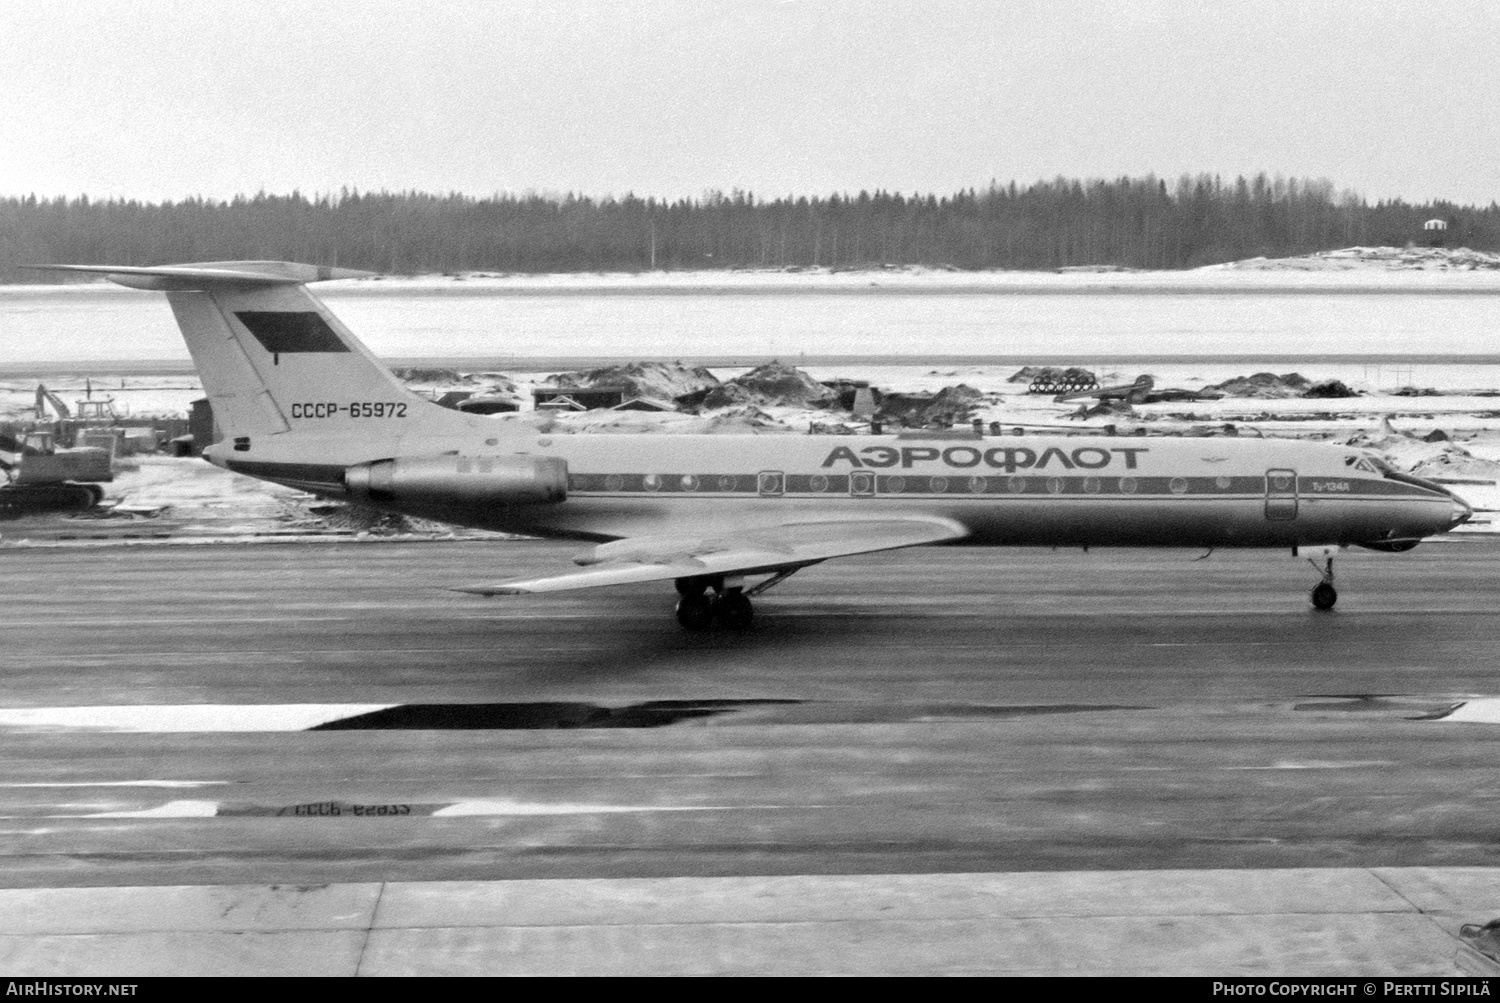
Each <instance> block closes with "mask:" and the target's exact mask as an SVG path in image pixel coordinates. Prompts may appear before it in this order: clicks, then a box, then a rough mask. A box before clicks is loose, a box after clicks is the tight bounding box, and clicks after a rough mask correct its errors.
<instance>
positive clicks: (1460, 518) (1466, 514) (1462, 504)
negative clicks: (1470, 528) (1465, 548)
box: [1448, 495, 1474, 530]
mask: <svg viewBox="0 0 1500 1003" xmlns="http://www.w3.org/2000/svg"><path fill="white" fill-rule="evenodd" d="M1473 516H1474V509H1473V508H1472V507H1470V505H1469V503H1468V502H1466V501H1464V500H1463V499H1462V498H1460V497H1458V495H1454V496H1453V514H1452V515H1451V517H1450V521H1449V523H1448V529H1449V530H1454V529H1457V528H1458V527H1459V526H1462V525H1463V524H1464V523H1466V522H1468V521H1469V520H1470V519H1471V518H1473Z"/></svg>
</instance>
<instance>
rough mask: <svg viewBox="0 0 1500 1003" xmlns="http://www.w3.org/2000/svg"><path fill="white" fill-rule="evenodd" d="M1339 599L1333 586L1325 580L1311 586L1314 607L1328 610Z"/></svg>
mask: <svg viewBox="0 0 1500 1003" xmlns="http://www.w3.org/2000/svg"><path fill="white" fill-rule="evenodd" d="M1338 601H1339V594H1338V592H1337V591H1335V590H1334V587H1333V586H1332V585H1330V584H1328V583H1327V582H1319V583H1318V584H1317V585H1315V586H1313V590H1312V604H1313V608H1314V609H1320V610H1330V609H1333V604H1334V603H1336V602H1338Z"/></svg>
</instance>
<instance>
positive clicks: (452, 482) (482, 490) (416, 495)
mask: <svg viewBox="0 0 1500 1003" xmlns="http://www.w3.org/2000/svg"><path fill="white" fill-rule="evenodd" d="M344 486H345V487H347V488H348V489H349V495H350V497H352V498H354V499H355V500H356V501H362V502H368V503H369V504H372V505H415V506H422V507H433V506H435V507H439V508H445V507H450V506H471V505H542V504H549V503H554V502H560V501H564V500H565V499H566V498H567V497H568V464H567V461H566V460H563V459H561V458H560V457H556V456H526V455H522V454H512V455H509V456H458V455H453V454H449V455H444V456H403V457H398V458H396V459H393V460H375V461H373V462H371V463H360V464H356V465H355V466H352V467H349V468H348V469H346V470H345V471H344Z"/></svg>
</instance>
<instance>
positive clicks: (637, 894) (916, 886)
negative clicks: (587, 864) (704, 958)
mask: <svg viewBox="0 0 1500 1003" xmlns="http://www.w3.org/2000/svg"><path fill="white" fill-rule="evenodd" d="M1497 874H1500V872H1497ZM1411 911H1413V910H1412V907H1411V904H1410V903H1409V902H1407V901H1406V900H1405V899H1403V898H1402V897H1401V896H1400V895H1398V894H1396V893H1395V892H1394V891H1393V890H1392V889H1391V887H1390V886H1389V885H1387V884H1386V883H1384V882H1382V881H1380V880H1379V879H1377V878H1376V877H1375V876H1374V875H1373V874H1371V873H1370V872H1369V871H1367V870H1364V869H1359V868H1339V869H1313V868H1297V869H1284V870H1261V871H1251V870H1208V871H1095V872H1076V871H1074V872H1066V871H1063V872H1056V871H1042V872H1034V873H1014V874H852V875H816V876H809V875H793V876H787V877H722V878H659V879H608V880H587V879H582V880H566V879H563V880H537V881H499V882H497V881H428V882H391V883H389V884H387V885H386V889H385V893H384V894H383V895H382V896H381V899H380V906H379V909H378V910H377V912H376V916H375V926H376V928H386V929H389V928H402V927H441V926H451V925H454V924H453V919H454V917H463V925H465V926H473V927H483V926H572V925H583V926H588V925H595V924H598V923H601V922H605V921H606V920H604V919H603V917H609V919H608V920H607V921H608V922H610V923H616V924H635V923H720V922H729V923H745V922H782V923H798V922H823V921H831V920H840V921H847V920H858V919H871V920H880V921H889V920H897V919H902V920H905V919H923V918H947V919H965V918H976V917H991V916H1009V917H1034V916H1071V917H1100V916H1192V915H1216V914H1225V915H1229V914H1292V913H1380V912H1411Z"/></svg>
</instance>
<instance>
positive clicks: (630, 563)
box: [455, 517, 969, 596]
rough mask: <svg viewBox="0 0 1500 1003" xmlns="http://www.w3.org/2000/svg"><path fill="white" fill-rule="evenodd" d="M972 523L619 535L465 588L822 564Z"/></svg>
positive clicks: (524, 588) (490, 589)
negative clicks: (539, 568) (571, 567)
mask: <svg viewBox="0 0 1500 1003" xmlns="http://www.w3.org/2000/svg"><path fill="white" fill-rule="evenodd" d="M968 532H969V531H968V530H967V529H965V528H964V526H963V525H962V524H960V523H958V522H955V521H953V520H951V519H942V518H936V517H926V518H911V519H840V520H829V521H816V522H800V523H783V524H782V525H780V526H773V527H770V528H767V529H757V530H747V531H745V532H741V533H733V534H728V535H724V536H715V537H701V538H691V537H688V536H680V537H670V536H652V537H634V538H626V539H623V540H614V541H612V542H610V543H605V544H601V545H600V546H598V547H596V548H594V550H593V551H592V553H590V554H588V555H585V556H584V557H581V558H577V560H578V562H579V563H582V564H588V565H591V567H588V568H587V569H585V570H582V571H573V572H570V573H568V574H564V575H553V576H551V577H547V578H528V579H521V580H517V581H505V582H494V583H485V584H477V585H467V586H464V587H462V588H459V589H456V590H455V591H458V592H472V593H474V594H475V595H482V596H495V595H520V594H526V593H531V592H563V591H566V590H568V589H589V588H598V587H601V586H605V585H630V584H634V583H637V582H657V581H665V580H667V579H671V578H695V577H699V576H704V575H707V576H717V575H755V574H772V573H775V572H778V571H787V570H791V569H795V568H802V567H806V566H807V565H809V564H817V563H818V562H820V561H826V560H828V559H829V558H832V557H849V556H851V555H854V554H869V553H873V552H875V551H878V550H896V549H898V548H900V547H918V546H921V545H923V544H927V543H942V542H944V541H948V540H958V539H961V538H963V537H965V536H967V535H968Z"/></svg>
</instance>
